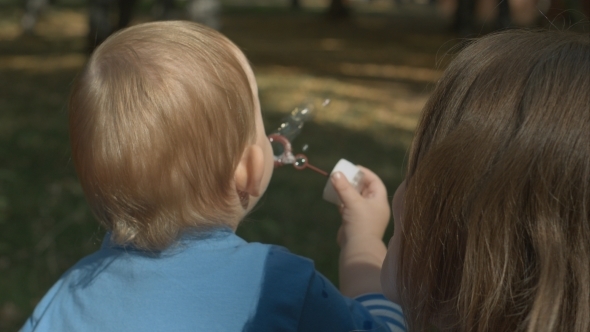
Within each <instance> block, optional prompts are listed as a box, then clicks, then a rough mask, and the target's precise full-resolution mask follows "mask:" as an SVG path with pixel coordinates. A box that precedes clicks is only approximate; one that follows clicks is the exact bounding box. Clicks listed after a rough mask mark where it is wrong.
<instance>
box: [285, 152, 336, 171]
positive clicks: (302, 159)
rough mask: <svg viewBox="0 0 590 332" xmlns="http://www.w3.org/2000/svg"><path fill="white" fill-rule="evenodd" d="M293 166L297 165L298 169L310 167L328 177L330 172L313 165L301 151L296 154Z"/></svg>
mask: <svg viewBox="0 0 590 332" xmlns="http://www.w3.org/2000/svg"><path fill="white" fill-rule="evenodd" d="M293 167H295V169H298V170H302V169H306V168H309V169H311V170H312V171H315V172H317V173H320V174H321V175H323V176H326V177H327V176H328V172H326V171H324V170H322V169H319V168H317V167H315V166H313V165H312V164H310V163H309V159H308V158H307V156H306V155H304V154H301V153H300V154H298V155H296V156H295V163H294V164H293Z"/></svg>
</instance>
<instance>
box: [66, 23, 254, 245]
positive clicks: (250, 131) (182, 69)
mask: <svg viewBox="0 0 590 332" xmlns="http://www.w3.org/2000/svg"><path fill="white" fill-rule="evenodd" d="M244 65H247V60H245V57H244V55H243V54H242V53H241V51H240V50H239V49H238V48H237V47H236V46H235V45H234V44H233V43H232V42H231V41H229V40H228V39H227V38H226V37H224V36H223V35H221V34H220V33H219V32H217V31H215V30H212V29H209V28H206V27H204V26H201V25H198V24H196V23H191V22H180V21H179V22H154V23H146V24H141V25H137V26H133V27H131V28H128V29H126V30H123V31H121V32H119V33H117V34H116V35H114V36H111V37H110V38H109V39H107V40H106V41H105V42H104V43H103V44H101V45H100V47H99V48H98V49H96V51H95V52H94V54H93V55H92V57H91V58H90V60H89V62H88V64H87V66H86V68H85V69H84V71H83V72H82V73H81V75H80V77H79V78H78V79H77V81H76V83H75V84H74V87H73V89H72V94H71V97H70V104H69V121H70V140H71V145H72V158H73V160H74V164H75V167H76V171H77V173H78V178H79V179H80V182H81V184H82V188H83V189H84V193H85V195H86V198H87V200H88V202H89V204H90V207H91V209H92V211H93V213H94V214H95V215H96V217H97V219H98V220H99V221H100V222H101V223H102V224H103V225H104V226H105V227H106V228H107V229H108V230H110V231H111V232H112V240H113V242H115V243H118V244H128V245H133V246H135V247H136V248H140V249H145V250H161V249H164V248H166V247H167V246H168V245H170V244H171V243H172V242H173V241H174V240H175V239H176V238H178V236H179V235H180V234H181V233H182V232H184V231H185V230H187V229H194V228H203V227H210V226H219V225H228V226H230V227H233V226H236V225H237V222H238V220H234V219H235V218H236V206H239V200H238V198H237V195H236V192H235V188H234V187H232V184H233V175H234V171H235V169H236V167H237V164H238V162H239V160H240V158H241V156H242V153H243V151H244V149H245V147H246V144H248V143H251V142H253V141H254V139H255V130H256V124H255V119H256V112H257V111H258V110H257V105H255V101H254V100H255V99H254V95H253V93H255V91H253V90H252V85H251V82H250V80H249V79H248V74H247V73H246V71H245V70H246V68H244Z"/></svg>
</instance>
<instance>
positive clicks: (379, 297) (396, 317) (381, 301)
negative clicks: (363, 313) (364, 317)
mask: <svg viewBox="0 0 590 332" xmlns="http://www.w3.org/2000/svg"><path fill="white" fill-rule="evenodd" d="M355 300H356V301H358V302H359V303H360V304H361V305H362V306H363V307H365V308H366V309H367V310H368V311H369V313H370V314H371V315H372V316H373V317H376V318H379V319H380V320H381V321H382V322H384V323H385V324H386V325H387V327H389V330H390V331H392V332H406V324H405V319H404V314H403V312H402V308H401V307H400V306H399V305H398V304H396V303H393V302H391V301H389V300H388V299H386V298H385V296H384V295H383V294H379V293H372V294H365V295H361V296H359V297H356V298H355Z"/></svg>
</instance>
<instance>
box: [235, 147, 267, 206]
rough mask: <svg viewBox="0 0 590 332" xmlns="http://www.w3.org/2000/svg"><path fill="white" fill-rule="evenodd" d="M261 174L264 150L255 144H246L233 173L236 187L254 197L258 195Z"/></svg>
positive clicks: (259, 192) (259, 193)
mask: <svg viewBox="0 0 590 332" xmlns="http://www.w3.org/2000/svg"><path fill="white" fill-rule="evenodd" d="M263 175H264V152H263V151H262V148H260V146H258V145H255V144H252V145H249V146H247V147H246V149H245V150H244V153H243V154H242V158H241V159H240V162H239V163H238V167H236V172H235V173H234V181H235V184H236V189H237V190H238V191H243V192H246V193H248V194H249V195H252V196H255V197H258V196H260V195H261V194H262V192H261V185H262V177H263Z"/></svg>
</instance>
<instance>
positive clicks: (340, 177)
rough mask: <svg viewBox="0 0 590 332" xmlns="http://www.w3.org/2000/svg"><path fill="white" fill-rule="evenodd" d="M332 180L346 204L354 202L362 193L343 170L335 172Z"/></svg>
mask: <svg viewBox="0 0 590 332" xmlns="http://www.w3.org/2000/svg"><path fill="white" fill-rule="evenodd" d="M330 181H332V186H333V187H334V190H336V193H337V194H338V197H340V201H341V202H342V203H343V204H344V205H350V204H351V203H352V202H354V201H355V200H358V199H359V198H360V194H359V193H358V192H357V191H356V189H354V187H353V186H352V185H351V184H350V183H349V182H348V180H347V179H346V177H345V176H344V174H342V173H341V172H334V174H332V175H331V176H330Z"/></svg>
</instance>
